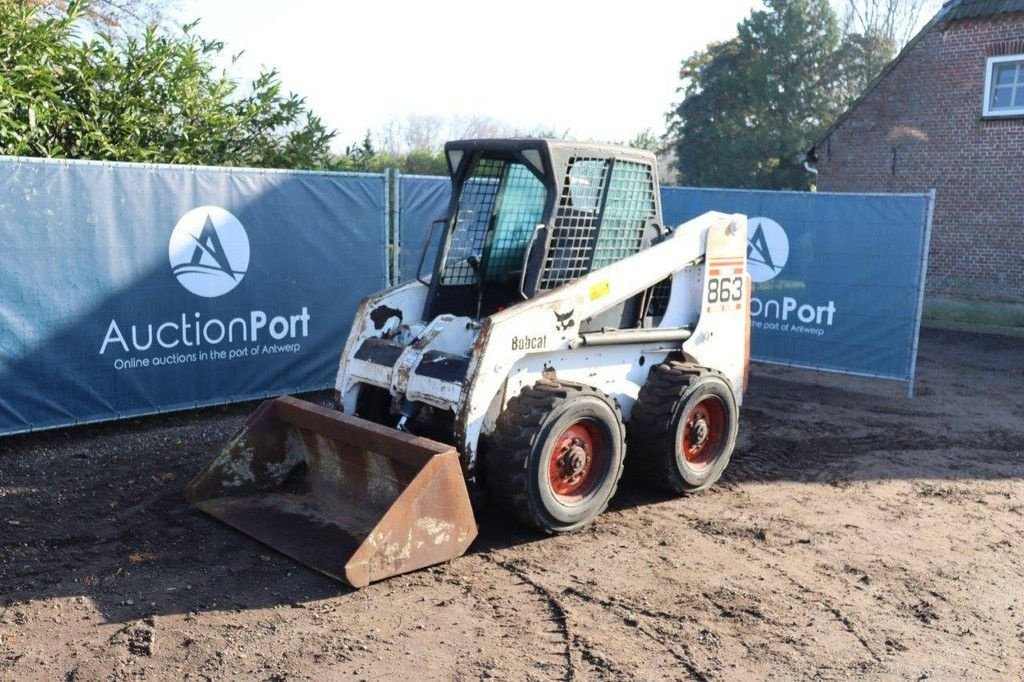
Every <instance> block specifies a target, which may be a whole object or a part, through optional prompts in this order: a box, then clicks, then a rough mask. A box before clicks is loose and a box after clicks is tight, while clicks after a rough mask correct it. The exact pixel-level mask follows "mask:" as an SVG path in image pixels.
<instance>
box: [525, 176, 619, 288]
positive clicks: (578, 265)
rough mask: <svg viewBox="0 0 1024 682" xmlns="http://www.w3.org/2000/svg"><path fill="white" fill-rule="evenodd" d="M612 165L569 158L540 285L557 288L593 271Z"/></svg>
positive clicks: (540, 286)
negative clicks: (593, 258)
mask: <svg viewBox="0 0 1024 682" xmlns="http://www.w3.org/2000/svg"><path fill="white" fill-rule="evenodd" d="M608 165H609V164H608V160H607V159H588V158H573V159H570V160H569V167H568V169H567V170H566V174H565V180H564V182H563V184H562V195H561V196H560V197H559V198H558V207H557V210H556V212H555V220H554V226H553V233H552V236H551V246H550V248H549V249H548V254H547V258H546V259H545V261H544V269H543V270H542V272H541V276H540V281H539V282H538V285H537V288H538V289H540V290H544V289H554V288H555V287H559V286H561V285H563V284H565V283H566V282H571V281H572V280H574V279H576V278H578V277H582V276H583V275H585V274H587V272H589V271H590V270H589V268H590V258H591V256H592V255H593V251H594V242H595V240H596V239H597V228H598V219H599V218H600V213H601V199H602V196H603V194H604V189H605V182H606V181H607V176H608Z"/></svg>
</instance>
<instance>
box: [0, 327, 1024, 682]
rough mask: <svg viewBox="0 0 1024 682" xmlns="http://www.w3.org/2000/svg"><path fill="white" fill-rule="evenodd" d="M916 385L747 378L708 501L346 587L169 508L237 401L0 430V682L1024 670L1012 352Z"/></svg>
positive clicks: (1023, 522)
mask: <svg viewBox="0 0 1024 682" xmlns="http://www.w3.org/2000/svg"><path fill="white" fill-rule="evenodd" d="M918 377H919V381H918V386H919V391H918V393H919V397H918V398H917V399H916V400H914V401H907V400H905V399H904V397H903V395H902V388H901V387H900V386H899V385H897V384H894V383H890V382H879V381H866V380H860V379H851V378H848V377H836V376H824V375H821V374H813V373H808V372H800V371H795V370H785V369H779V368H767V367H761V366H758V367H756V368H755V369H754V372H753V378H752V387H751V391H750V393H749V395H748V398H747V402H746V403H745V405H744V409H743V417H742V421H743V426H742V429H741V438H740V443H739V447H738V450H737V452H736V455H735V457H734V460H733V464H732V466H731V467H730V469H729V470H728V471H727V472H726V475H725V477H724V479H723V480H722V482H721V483H720V484H719V485H718V486H717V487H716V488H714V489H712V490H711V491H708V492H706V493H704V494H701V495H699V496H696V497H692V498H686V499H669V498H665V497H663V496H657V495H654V494H652V493H650V492H648V491H646V490H644V489H642V488H639V487H636V486H631V485H625V486H624V487H623V488H622V489H620V493H619V496H618V498H617V500H616V501H615V503H614V504H613V506H612V508H611V509H610V510H609V511H608V513H607V514H605V515H604V516H602V517H601V518H600V519H599V520H598V522H597V523H595V524H594V525H593V526H591V527H590V528H588V529H587V530H585V531H584V532H581V533H579V534H576V535H572V536H567V537H556V538H539V537H537V536H535V535H533V534H531V533H528V532H525V531H522V530H520V529H518V528H516V527H514V526H512V525H510V524H507V523H504V522H502V520H500V519H496V518H488V517H486V516H485V517H484V518H482V519H481V527H482V528H481V536H480V539H479V540H478V541H477V542H476V544H475V545H474V546H473V548H472V549H471V551H470V553H469V554H467V555H466V556H465V557H463V558H461V559H458V560H456V561H454V562H452V563H450V564H448V565H444V566H440V567H435V568H432V569H429V570H426V571H421V572H418V573H414V574H410V575H405V576H400V577H397V578H394V579H391V580H387V581H384V582H382V583H377V584H375V585H371V586H370V587H368V588H366V589H364V590H361V591H352V590H349V589H347V588H345V587H344V586H342V585H340V584H338V583H335V582H332V581H331V580H329V579H327V578H324V577H322V576H320V575H318V574H316V573H314V572H312V571H310V570H308V569H306V568H304V567H302V566H300V565H298V564H295V563H293V562H291V561H290V560H288V559H286V558H284V557H282V556H281V555H278V554H276V553H274V552H273V551H271V550H268V549H266V548H265V547H263V546H262V545H260V544H258V543H256V542H255V541H253V540H250V539H248V538H247V537H245V536H242V535H240V534H238V533H236V532H234V531H232V530H230V529H228V528H226V527H224V526H222V525H220V524H218V523H217V522H216V521H213V520H212V519H210V518H207V517H206V516H204V515H202V514H200V513H198V512H194V511H191V510H190V509H189V508H188V507H187V506H186V504H185V502H184V499H183V497H182V488H183V486H184V484H185V483H186V482H187V481H188V479H189V478H190V476H191V475H192V474H193V473H194V472H196V471H197V470H198V469H199V468H200V466H201V465H202V464H203V463H205V462H206V461H207V460H208V459H209V458H210V457H211V456H212V454H213V453H214V452H215V451H217V450H218V449H219V448H220V446H221V445H222V444H223V443H224V442H225V441H226V439H227V438H228V437H229V436H230V435H231V433H232V432H233V431H234V430H235V429H236V428H238V427H239V425H240V424H241V423H242V421H243V418H244V415H245V414H246V413H247V412H248V411H249V410H250V409H251V405H245V406H233V407H230V408H219V409H212V410H204V411H198V412H194V413H184V414H175V415H169V416H162V417H154V418H147V419H141V420H136V421H132V422H127V423H121V424H109V425H102V426H98V427H83V428H76V429H67V430H63V431H55V432H48V433H42V434H34V435H28V436H18V437H8V438H3V439H0V679H54V678H64V679H67V680H79V679H103V678H112V679H122V678H135V677H147V678H184V679H209V678H247V679H250V678H252V679H277V680H280V679H291V678H320V679H324V678H337V677H346V676H355V677H358V678H370V679H374V678H391V677H395V676H404V677H416V678H421V677H428V678H488V677H495V678H512V679H524V678H525V679H595V678H615V679H620V678H696V679H736V678H740V677H743V678H746V677H757V678H768V677H776V678H794V677H802V678H839V677H851V676H856V677H872V678H878V677H887V678H888V677H898V678H906V679H913V680H921V679H925V678H933V679H943V678H946V679H948V678H954V677H955V678H961V677H965V678H966V677H970V678H993V679H997V678H998V679H1011V678H1020V677H1021V676H1022V675H1024V390H1022V388H1024V340H1021V339H1014V338H1006V337H996V336H972V335H968V334H962V333H953V332H940V331H929V330H925V332H924V333H923V338H922V349H921V356H920V362H919V368H918Z"/></svg>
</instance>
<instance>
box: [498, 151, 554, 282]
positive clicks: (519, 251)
mask: <svg viewBox="0 0 1024 682" xmlns="http://www.w3.org/2000/svg"><path fill="white" fill-rule="evenodd" d="M546 198H547V192H546V191H545V190H544V183H542V182H541V181H540V180H538V179H537V176H535V175H534V174H533V173H531V172H530V170H529V169H528V168H527V167H526V166H524V165H522V164H519V163H512V164H509V165H508V170H507V172H506V174H505V179H504V181H503V182H502V188H501V194H500V196H499V199H498V214H497V217H496V219H495V222H494V236H493V237H492V238H491V247H490V249H489V250H488V253H487V281H488V282H493V281H497V280H500V279H501V278H502V277H503V276H505V275H508V274H509V273H512V272H514V271H515V270H517V269H519V268H520V267H521V266H522V264H523V258H525V256H526V247H527V245H528V244H529V243H530V237H532V236H533V231H534V229H535V228H536V227H537V224H538V223H539V222H540V221H541V218H543V217H544V200H545V199H546Z"/></svg>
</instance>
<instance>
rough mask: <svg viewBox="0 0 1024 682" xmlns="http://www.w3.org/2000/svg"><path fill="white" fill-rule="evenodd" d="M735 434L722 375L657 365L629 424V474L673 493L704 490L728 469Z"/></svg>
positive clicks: (732, 402) (734, 413)
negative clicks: (638, 476)
mask: <svg viewBox="0 0 1024 682" xmlns="http://www.w3.org/2000/svg"><path fill="white" fill-rule="evenodd" d="M738 430H739V410H738V408H737V406H736V398H735V396H734V395H733V392H732V388H731V387H730V386H729V384H728V382H727V381H726V380H725V379H724V378H723V377H722V376H721V375H720V374H718V373H716V372H711V371H709V370H706V369H703V368H700V367H695V366H693V365H688V364H685V363H681V362H674V361H669V362H665V363H662V364H660V365H656V366H655V367H652V368H651V373H650V375H649V376H648V377H647V382H646V383H645V384H644V386H643V388H642V389H641V390H640V395H639V397H638V398H637V401H636V403H635V404H634V405H633V413H632V415H631V417H630V420H629V429H628V433H629V447H630V453H631V454H632V457H631V462H630V470H631V472H636V473H638V474H639V475H640V476H641V477H642V478H645V479H647V480H648V481H650V482H651V483H653V484H654V485H656V486H657V487H660V488H662V489H665V490H668V491H669V492H674V493H676V494H683V493H693V492H698V491H700V490H704V489H705V488H709V487H711V486H712V485H714V483H715V482H716V481H717V480H718V479H719V478H720V477H721V475H722V472H724V471H725V468H726V467H727V466H728V465H729V459H730V457H731V456H732V451H733V449H734V448H735V447H736V434H737V432H738Z"/></svg>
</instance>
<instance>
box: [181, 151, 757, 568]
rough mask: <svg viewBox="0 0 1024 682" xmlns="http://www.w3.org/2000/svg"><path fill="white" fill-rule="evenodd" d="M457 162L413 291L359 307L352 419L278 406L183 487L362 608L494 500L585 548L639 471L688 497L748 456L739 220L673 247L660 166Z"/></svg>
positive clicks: (535, 156) (343, 389) (602, 157)
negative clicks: (333, 583) (382, 584)
mask: <svg viewBox="0 0 1024 682" xmlns="http://www.w3.org/2000/svg"><path fill="white" fill-rule="evenodd" d="M445 158H446V159H447V163H448V169H449V172H450V175H451V182H452V198H451V202H450V205H449V208H448V212H447V216H446V217H444V218H443V219H440V220H437V221H435V223H434V224H433V225H431V232H430V237H429V238H428V243H427V247H426V248H425V249H424V252H423V255H422V256H421V258H420V267H419V272H418V273H417V276H416V277H415V278H414V279H412V280H411V281H409V282H406V283H405V284H401V285H399V286H396V287H393V288H390V289H387V290H385V291H383V292H381V293H379V294H375V295H373V296H370V297H369V298H367V299H366V300H364V301H363V302H362V304H361V305H360V307H359V310H358V312H357V314H356V318H355V321H354V323H353V325H352V330H351V332H350V334H349V337H348V340H347V342H346V343H345V347H344V350H343V352H342V354H341V361H340V364H339V368H338V375H337V381H336V385H335V388H336V397H337V409H328V408H325V407H320V406H317V405H314V404H311V403H308V402H303V401H301V400H297V399H295V398H290V397H283V398H278V399H276V400H272V401H268V402H266V403H264V404H263V405H262V406H261V407H260V408H259V409H258V410H257V411H256V413H255V414H254V415H253V416H252V417H251V418H250V420H249V422H248V423H247V425H246V426H245V427H244V428H243V429H242V431H241V432H240V433H239V434H238V435H237V436H236V437H235V439H234V440H233V441H232V442H231V443H230V444H229V445H228V446H227V448H226V449H225V450H224V451H223V452H222V453H221V454H220V455H219V456H218V457H217V458H215V459H214V460H213V461H212V462H211V463H210V464H209V465H208V466H207V467H206V468H205V469H204V470H203V471H202V472H200V473H199V474H198V475H197V477H196V478H195V479H194V480H193V481H192V482H191V483H190V484H189V487H188V496H189V498H190V500H191V501H192V503H193V504H195V505H196V506H198V507H199V508H201V509H203V510H204V511H206V512H208V513H210V514H212V515H213V516H215V517H217V518H218V519H220V520H222V521H224V522H226V523H228V524H230V525H231V526H234V527H235V528H237V529H239V530H241V531H243V532H245V533H247V534H249V535H251V536H253V537H255V538H257V539H259V540H261V541H263V542H265V543H266V544H268V545H270V546H271V547H274V548H276V549H278V550H280V551H282V552H283V553H285V554H288V555H290V556H292V557H293V558H295V559H297V560H299V561H301V562H303V563H305V564H307V565H309V566H311V567H312V568H314V569H317V570H319V571H321V572H323V573H326V574H328V575H331V576H334V577H337V578H340V579H344V580H346V581H348V582H349V583H350V584H352V585H353V586H356V587H361V586H364V585H366V584H368V583H369V582H371V581H374V580H379V579H381V578H385V577H388V576H392V575H396V574H398V573H403V572H406V571H411V570H415V569H418V568H422V567H424V566H427V565H430V564H434V563H438V562H441V561H446V560H449V559H452V558H454V557H457V556H459V555H461V554H462V553H463V552H465V551H466V549H467V548H468V546H469V544H470V543H471V542H472V541H473V539H474V537H475V535H476V532H477V528H476V523H475V520H474V516H473V509H472V504H473V503H479V501H481V500H483V499H488V500H489V502H490V504H492V505H496V506H497V507H498V508H499V510H501V511H502V512H504V513H507V514H509V515H512V516H514V517H516V518H518V519H519V520H521V521H523V522H525V523H526V524H529V525H531V526H533V527H535V528H538V529H540V530H542V531H546V532H551V533H562V532H567V531H573V530H576V529H578V528H580V527H582V526H584V525H585V524H587V523H589V522H591V521H592V520H593V519H594V518H595V517H596V516H597V515H598V514H600V513H601V512H602V511H603V510H604V509H605V507H606V506H607V504H608V502H609V500H610V499H611V497H612V495H613V494H614V493H615V489H616V486H617V484H618V482H619V478H620V476H621V474H622V471H623V464H624V461H625V455H626V453H627V451H628V454H629V467H630V470H631V471H635V472H636V473H637V474H638V475H640V476H642V477H644V478H646V479H647V480H649V481H651V482H652V483H654V484H655V485H658V486H661V487H662V488H665V489H667V490H670V491H672V492H675V493H679V494H683V493H689V492H694V491H698V490H701V489H703V488H706V487H708V486H710V485H712V484H713V483H714V482H715V481H716V480H717V479H718V478H719V476H720V475H721V474H722V471H723V470H724V469H725V467H726V465H727V464H728V461H729V458H730V455H731V453H732V450H733V447H734V444H735V440H736V432H737V420H738V407H739V404H740V402H741V399H742V396H743V392H744V389H745V387H746V381H747V379H746V371H747V362H748V355H749V329H750V328H749V296H750V281H749V278H748V276H747V270H746V255H747V238H746V218H745V217H744V216H742V215H731V216H730V215H723V214H720V213H707V214H705V215H702V216H700V217H698V218H696V219H694V220H691V221H689V222H687V223H685V224H684V225H681V226H679V227H677V228H675V229H674V230H669V229H666V228H664V227H663V226H662V225H661V206H660V198H659V190H658V180H657V174H656V163H655V158H654V156H653V155H652V154H650V153H649V152H642V151H637V150H633V149H625V148H620V147H613V146H604V145H593V144H577V143H570V142H563V141H549V140H533V139H519V140H515V139H513V140H471V141H458V142H449V143H448V144H447V145H445ZM437 228H441V230H440V232H441V234H440V238H439V239H437V240H436V257H434V258H433V263H432V267H431V268H430V270H429V272H425V268H424V264H425V263H426V262H428V259H427V258H426V254H427V252H428V251H427V250H428V249H430V248H433V246H434V245H435V234H434V233H435V232H436V231H437ZM471 500H472V502H471Z"/></svg>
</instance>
